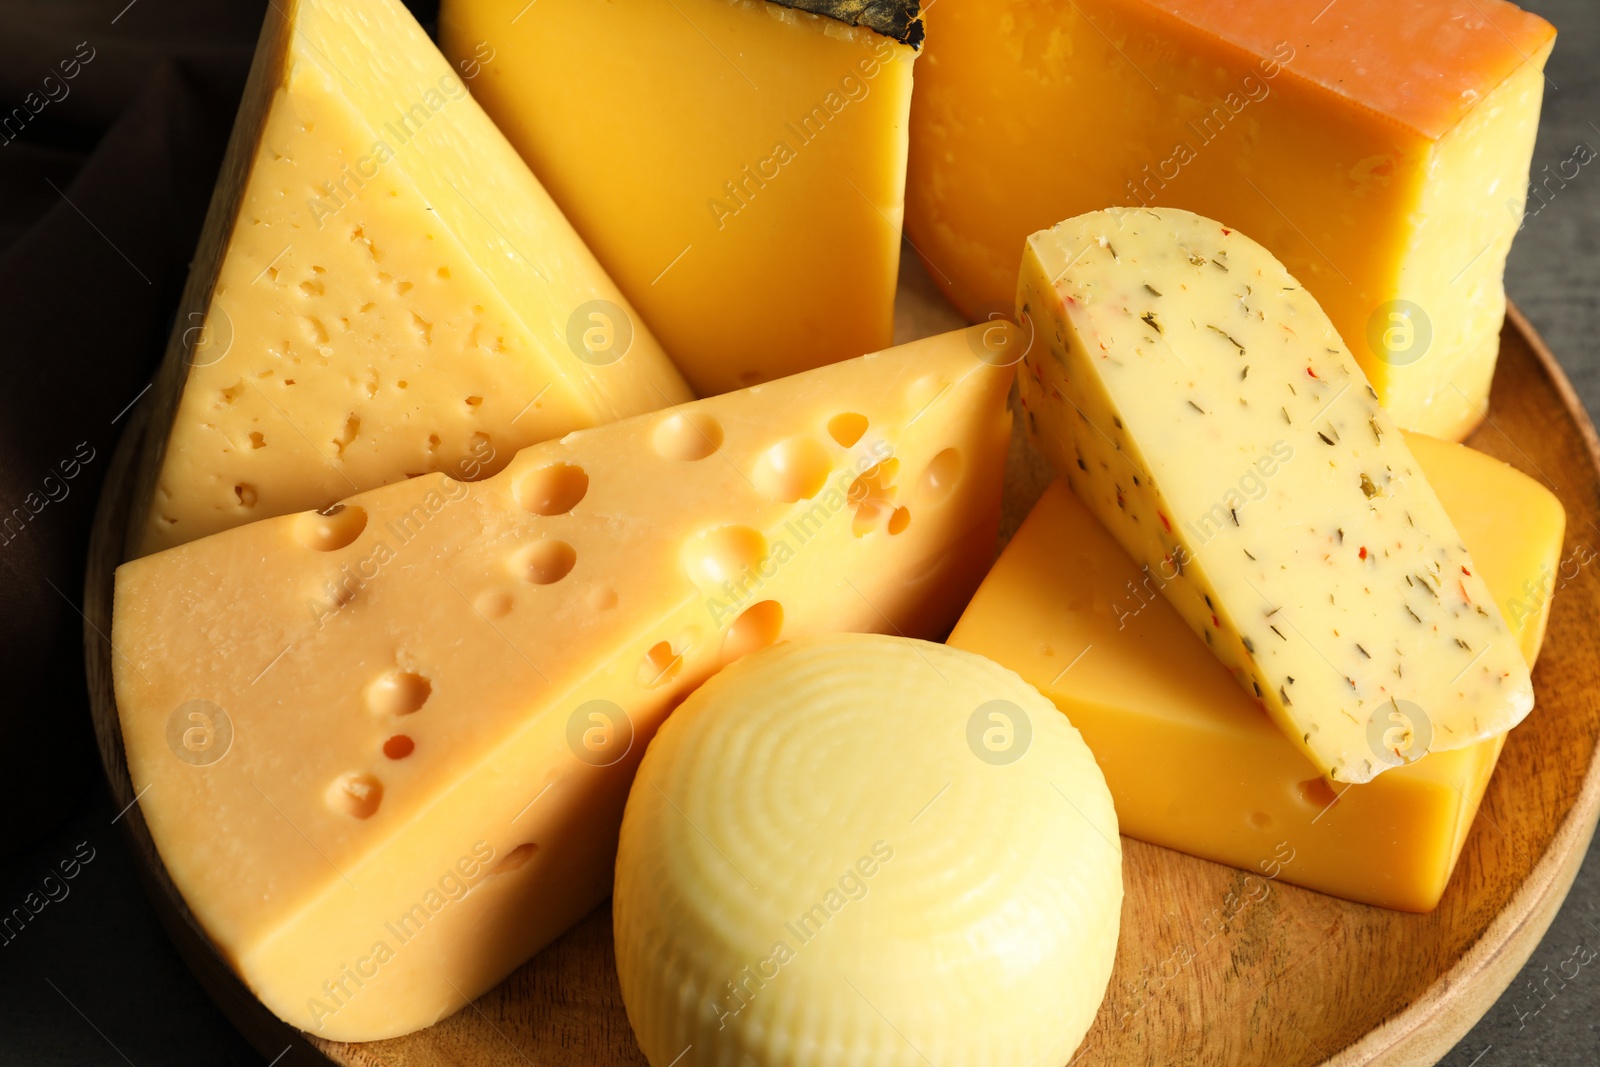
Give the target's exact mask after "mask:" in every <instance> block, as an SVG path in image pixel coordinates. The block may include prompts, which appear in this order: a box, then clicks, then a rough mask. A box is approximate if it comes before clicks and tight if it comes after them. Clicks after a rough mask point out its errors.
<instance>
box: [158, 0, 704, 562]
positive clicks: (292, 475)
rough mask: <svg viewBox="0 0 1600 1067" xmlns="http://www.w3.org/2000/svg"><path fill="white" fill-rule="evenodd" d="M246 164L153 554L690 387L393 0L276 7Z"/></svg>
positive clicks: (464, 463)
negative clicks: (220, 531) (230, 528)
mask: <svg viewBox="0 0 1600 1067" xmlns="http://www.w3.org/2000/svg"><path fill="white" fill-rule="evenodd" d="M230 160H231V161H232V162H236V163H237V168H238V169H237V170H234V169H231V168H225V172H224V179H223V181H222V182H221V183H220V184H219V186H218V190H217V193H216V196H215V198H214V200H213V203H212V206H211V214H210V217H209V218H208V220H207V235H208V239H209V240H212V241H225V242H226V247H225V249H223V248H211V249H208V248H206V247H205V246H202V249H201V251H200V252H199V253H197V266H196V268H195V270H196V276H195V277H193V278H191V281H190V287H191V290H195V289H196V287H197V286H198V287H199V289H198V291H195V292H193V293H192V296H193V297H194V298H195V299H197V300H199V301H200V303H199V305H198V306H199V308H201V309H202V310H197V311H195V312H194V313H192V314H190V315H188V316H187V319H180V321H179V322H178V324H177V328H176V336H175V338H174V350H173V351H172V352H171V353H170V354H169V356H168V359H169V361H170V362H171V363H172V365H171V366H169V367H168V368H167V369H166V370H165V371H164V378H163V381H162V382H161V383H160V384H161V387H162V388H163V389H165V388H166V387H167V386H169V385H170V386H171V387H172V388H173V390H174V395H173V396H172V398H171V399H170V400H169V401H167V403H175V404H176V412H175V414H173V416H172V428H171V432H170V434H169V435H168V438H167V442H166V450H165V454H164V456H160V455H158V456H156V459H157V460H158V461H159V462H160V468H159V473H158V474H157V475H156V477H155V478H154V479H153V480H154V482H155V485H154V499H153V501H152V502H151V505H150V510H149V514H148V517H147V520H146V522H145V524H144V525H143V528H142V530H141V532H140V534H139V544H138V548H139V551H140V552H141V553H143V552H151V551H155V550H158V549H162V548H167V547H169V546H171V545H175V544H180V543H182V542H184V541H188V540H192V539H193V538H196V537H202V536H204V535H206V534H209V533H214V532H216V531H218V530H222V529H226V528H228V527H231V526H237V525H239V524H240V523H244V522H251V521H254V520H256V519H262V518H267V517H270V516H273V515H281V514H284V513H286V512H290V511H298V510H302V509H305V508H316V507H323V506H326V505H328V504H331V503H332V502H333V501H335V500H338V499H339V498H341V497H344V496H348V495H350V494H351V493H353V492H358V491H360V490H364V489H370V488H373V487H375V486H379V485H383V484H385V483H388V482H394V481H399V480H400V479H403V478H405V477H407V476H410V475H414V474H422V473H426V472H429V471H445V472H447V473H450V474H452V475H453V476H455V477H458V478H459V477H477V476H479V475H480V474H482V473H492V472H493V471H496V470H499V469H500V468H501V467H503V466H505V464H506V463H507V462H509V461H510V459H511V457H512V455H513V454H514V453H515V452H516V450H517V449H519V448H521V447H523V446H524V445H528V444H532V443H534V442H536V441H543V440H546V439H548V438H551V437H557V436H560V435H561V434H563V433H567V432H568V431H570V430H575V429H579V428H581V427H584V426H592V425H595V424H596V423H601V422H609V421H611V420H613V419H617V418H621V417H623V416H627V415H633V414H637V413H640V412H644V411H653V410H655V409H657V408H660V407H663V406H665V405H667V404H671V403H679V402H682V401H684V400H687V399H689V393H688V391H687V387H686V386H685V385H684V383H683V380H682V379H681V378H680V377H679V375H678V373H677V372H676V370H675V369H674V368H673V367H672V365H671V363H670V362H668V360H667V359H666V357H665V356H664V355H663V354H662V352H661V349H660V347H659V346H658V345H657V344H656V341H655V339H654V338H653V337H652V336H651V335H650V332H649V330H648V329H646V327H645V325H644V323H643V322H641V321H640V320H639V318H638V316H637V315H636V314H634V313H633V312H632V311H631V310H630V309H629V307H628V305H627V302H626V300H625V299H624V298H623V297H622V295H621V294H620V293H619V292H618V291H617V289H616V287H615V286H614V285H613V284H612V283H611V281H610V279H609V278H607V277H606V274H605V272H604V271H603V270H602V269H601V268H600V265H599V264H598V263H597V262H596V261H595V259H594V257H593V256H592V255H590V253H589V252H588V250H587V249H586V248H585V247H584V245H583V243H582V241H580V240H579V239H578V236H577V235H576V234H575V233H574V232H573V230H572V227H571V226H569V225H568V224H567V221H566V220H565V218H563V217H562V214H561V212H560V210H559V209H558V208H557V207H556V206H555V204H554V203H553V202H552V201H551V199H550V197H549V196H548V195H546V193H545V192H544V190H543V189H542V188H541V187H540V186H539V183H538V181H537V180H535V178H534V177H533V174H532V173H531V172H530V171H529V170H528V168H527V166H526V164H524V163H523V162H522V160H521V159H519V158H518V157H517V154H516V152H515V151H513V150H512V148H511V146H510V145H509V144H507V143H506V140H505V138H504V137H503V136H501V134H500V133H499V132H498V131H497V130H496V129H495V127H494V124H493V123H491V122H490V121H489V118H488V116H486V115H485V114H484V113H483V110H482V108H480V107H479V106H478V104H477V103H476V102H475V101H474V100H473V99H472V97H471V96H470V95H469V94H468V92H467V83H466V82H465V81H463V78H462V77H461V76H458V75H457V73H456V72H454V71H452V70H451V68H450V65H449V64H448V63H446V62H445V60H444V58H443V57H442V56H441V55H440V54H439V52H438V50H437V49H436V48H434V46H433V44H432V43H431V42H430V41H429V40H428V38H427V36H426V35H425V34H424V33H423V32H422V28H421V27H420V26H418V25H417V23H416V20H415V19H413V18H412V17H411V15H410V14H409V13H408V12H407V11H406V10H405V8H403V7H402V6H400V4H399V3H396V2H395V0H351V2H346V0H282V2H277V3H274V4H272V5H271V6H270V7H269V9H268V13H267V22H266V26H265V28H264V29H263V31H262V37H261V44H260V46H259V48H258V50H257V53H256V59H255V67H254V69H253V71H252V81H251V87H250V91H249V92H248V93H247V95H246V99H245V101H244V104H243V105H242V107H241V111H240V121H239V123H238V125H237V126H236V128H235V131H234V143H233V144H232V146H231V147H230ZM218 255H220V263H214V268H215V271H216V273H215V279H214V283H213V282H212V281H211V279H210V278H208V277H203V276H202V275H204V274H205V271H204V269H203V264H205V263H207V262H212V261H213V259H214V257H215V256H218ZM179 388H181V390H182V395H181V399H179V398H178V397H177V396H176V392H175V390H176V389H179ZM158 426H160V427H161V428H163V429H164V428H165V427H164V424H161V423H158ZM152 473H154V472H152Z"/></svg>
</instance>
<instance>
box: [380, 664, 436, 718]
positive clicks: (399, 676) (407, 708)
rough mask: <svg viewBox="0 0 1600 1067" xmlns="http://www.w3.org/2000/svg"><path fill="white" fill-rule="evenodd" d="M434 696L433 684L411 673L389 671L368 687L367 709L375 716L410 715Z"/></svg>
mask: <svg viewBox="0 0 1600 1067" xmlns="http://www.w3.org/2000/svg"><path fill="white" fill-rule="evenodd" d="M432 694H433V684H432V683H431V682H429V681H428V680H427V679H426V678H424V677H423V676H422V675H420V674H412V673H411V672H410V671H389V672H387V673H385V674H381V675H379V676H378V677H377V678H376V679H374V680H373V682H372V684H371V685H369V686H367V708H368V709H369V710H370V711H371V712H372V713H373V714H374V715H410V714H411V713H412V712H414V711H416V710H417V709H418V708H420V707H422V705H423V704H425V703H427V701H428V697H429V696H431V695H432Z"/></svg>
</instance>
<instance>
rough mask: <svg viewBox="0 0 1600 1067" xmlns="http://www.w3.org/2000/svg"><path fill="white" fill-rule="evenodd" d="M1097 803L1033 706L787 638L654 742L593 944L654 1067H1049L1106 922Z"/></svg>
mask: <svg viewBox="0 0 1600 1067" xmlns="http://www.w3.org/2000/svg"><path fill="white" fill-rule="evenodd" d="M1121 902H1122V847H1121V842H1120V840H1119V839H1118V836H1117V816H1116V812H1115V811H1114V809H1113V807H1112V799H1111V795H1110V794H1109V793H1108V792H1107V790H1106V787H1105V781H1104V779H1103V778H1102V777H1101V774H1100V771H1099V768H1097V767H1096V766H1095V762H1094V758H1093V757H1092V756H1091V755H1090V753H1089V750H1088V748H1087V747H1086V746H1085V745H1084V743H1083V741H1082V739H1081V738H1080V737H1079V735H1078V732H1077V731H1076V730H1074V729H1073V728H1072V726H1071V725H1070V724H1069V723H1068V721H1067V719H1066V718H1065V717H1063V716H1062V715H1061V714H1059V713H1058V712H1057V711H1056V709H1055V708H1054V707H1052V706H1051V704H1050V702H1049V701H1048V700H1046V699H1044V698H1043V697H1041V696H1040V695H1039V691H1038V690H1037V689H1035V688H1034V687H1033V686H1031V685H1028V684H1027V683H1025V682H1024V681H1022V680H1021V679H1019V678H1018V677H1017V676H1016V675H1015V674H1013V673H1012V672H1011V671H1009V670H1006V669H1005V668H1004V667H1001V666H998V665H996V664H995V663H994V662H992V661H990V660H987V659H984V658H983V657H982V656H976V655H973V654H971V653H969V652H963V651H959V650H956V649H952V648H950V647H948V646H945V645H931V644H927V643H925V642H920V641H907V640H904V639H902V638H897V637H885V636H878V635H859V634H841V635H831V636H825V637H819V638H810V639H802V640H797V641H787V642H784V643H783V644H781V645H779V646H778V647H776V648H773V649H768V650H766V651H763V652H759V653H757V654H755V655H753V656H750V657H747V658H746V659H743V660H741V661H740V662H739V663H737V664H735V665H734V666H733V667H730V668H728V669H727V670H726V671H723V672H722V673H721V674H719V675H717V677H715V678H713V679H712V680H711V681H709V682H708V683H706V685H705V686H703V687H702V688H701V689H700V690H698V691H697V692H695V693H694V694H693V695H692V696H691V697H690V698H689V699H688V700H687V701H686V702H685V703H684V705H683V707H681V708H679V709H678V710H677V711H676V712H674V713H673V717H672V718H671V719H670V720H668V722H667V723H666V724H665V725H664V726H663V727H662V731H661V734H660V735H659V736H658V737H657V738H656V740H655V742H654V743H653V744H652V745H651V746H650V751H649V753H648V755H646V757H645V759H644V763H643V765H642V766H641V767H640V769H639V776H638V779H637V781H636V782H635V784H634V787H633V792H632V793H631V795H630V796H629V798H628V807H627V814H626V816H625V817H624V819H623V824H622V835H621V844H620V846H619V849H618V854H617V882H616V893H615V896H614V899H613V902H612V917H613V919H612V921H613V925H614V928H615V931H616V946H617V972H618V975H619V976H620V978H621V985H622V998H623V1002H624V1004H626V1006H627V1009H628V1018H629V1021H630V1022H632V1024H633V1027H634V1031H635V1033H636V1034H637V1035H638V1038H639V1044H640V1047H641V1048H642V1049H643V1050H644V1053H645V1056H646V1058H647V1059H648V1060H649V1061H650V1063H651V1064H652V1065H654V1067H668V1065H670V1064H677V1065H678V1067H721V1065H725V1064H788V1065H791V1067H833V1065H837V1064H847V1063H848V1064H872V1065H882V1067H890V1065H895V1067H901V1065H903V1067H913V1065H916V1064H927V1063H937V1064H942V1065H948V1067H979V1065H990V1064H1050V1065H1055V1064H1065V1063H1067V1062H1068V1061H1069V1060H1070V1059H1071V1058H1072V1055H1073V1052H1074V1050H1075V1049H1076V1048H1077V1046H1078V1044H1079V1042H1081V1041H1082V1040H1083V1036H1084V1033H1085V1032H1086V1031H1087V1030H1088V1027H1089V1024H1090V1022H1091V1021H1093V1019H1094V1016H1095V1012H1096V1010H1097V1009H1098V1008H1099V1006H1100V1001H1101V999H1102V997H1103V996H1104V995H1105V990H1106V983H1107V981H1108V979H1109V978H1110V975H1111V966H1112V961H1113V958H1114V957H1115V955H1116V946H1117V934H1118V928H1119V925H1120V921H1121Z"/></svg>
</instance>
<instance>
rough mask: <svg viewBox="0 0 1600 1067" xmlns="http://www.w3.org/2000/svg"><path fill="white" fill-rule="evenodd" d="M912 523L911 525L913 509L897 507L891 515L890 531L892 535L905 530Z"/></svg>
mask: <svg viewBox="0 0 1600 1067" xmlns="http://www.w3.org/2000/svg"><path fill="white" fill-rule="evenodd" d="M910 525H911V509H910V508H895V509H894V513H893V514H892V515H890V516H889V533H890V534H891V535H893V534H897V533H900V532H901V531H902V530H904V529H905V528H906V527H907V526H910Z"/></svg>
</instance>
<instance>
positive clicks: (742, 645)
mask: <svg viewBox="0 0 1600 1067" xmlns="http://www.w3.org/2000/svg"><path fill="white" fill-rule="evenodd" d="M782 632H783V605H782V604H780V603H778V602H777V601H776V600H763V601H760V602H759V603H755V604H751V605H750V606H749V607H748V608H745V609H744V611H742V612H740V613H739V617H738V618H737V619H734V620H733V625H732V626H730V627H728V636H727V637H724V638H723V639H722V655H723V657H724V658H725V659H728V660H735V659H738V658H739V657H740V656H742V655H744V654H745V653H747V652H754V651H756V650H757V649H762V648H766V647H767V646H768V645H772V644H776V643H777V640H778V635H779V634H781V633H782Z"/></svg>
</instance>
